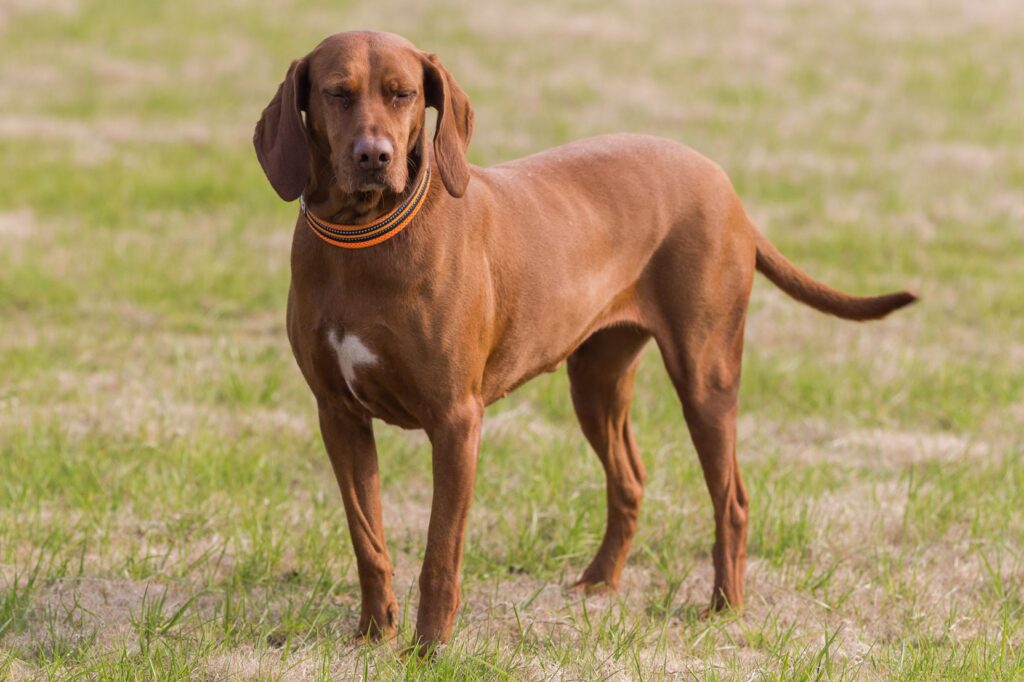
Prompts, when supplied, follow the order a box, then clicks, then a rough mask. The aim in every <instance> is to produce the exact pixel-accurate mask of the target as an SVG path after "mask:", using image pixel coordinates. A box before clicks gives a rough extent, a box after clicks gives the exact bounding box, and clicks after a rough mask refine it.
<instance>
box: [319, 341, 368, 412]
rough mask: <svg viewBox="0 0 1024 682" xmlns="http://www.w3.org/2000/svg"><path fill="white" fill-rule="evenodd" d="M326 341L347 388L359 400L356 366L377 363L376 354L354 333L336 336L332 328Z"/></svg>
mask: <svg viewBox="0 0 1024 682" xmlns="http://www.w3.org/2000/svg"><path fill="white" fill-rule="evenodd" d="M327 341H328V342H329V343H330V344H331V348H333V349H334V353H335V354H336V355H337V356H338V366H339V367H340V368H341V376H342V377H344V379H345V385H346V386H348V390H349V391H351V393H352V395H353V396H355V398H356V400H359V394H358V393H356V387H355V383H356V368H357V367H361V366H364V365H375V364H377V356H376V355H375V354H374V352H373V351H372V350H370V349H369V348H368V347H367V346H366V344H365V343H363V342H362V341H361V340H360V339H359V337H358V336H356V335H355V334H343V335H341V338H340V339H339V338H338V332H337V331H336V330H334V329H332V330H330V331H329V332H328V333H327Z"/></svg>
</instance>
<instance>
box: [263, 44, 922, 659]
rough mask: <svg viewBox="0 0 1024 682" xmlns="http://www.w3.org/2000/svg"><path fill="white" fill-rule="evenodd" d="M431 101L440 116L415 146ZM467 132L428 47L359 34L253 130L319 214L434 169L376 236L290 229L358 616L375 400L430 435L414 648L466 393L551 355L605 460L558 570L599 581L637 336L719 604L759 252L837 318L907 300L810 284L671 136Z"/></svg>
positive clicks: (296, 81)
mask: <svg viewBox="0 0 1024 682" xmlns="http://www.w3.org/2000/svg"><path fill="white" fill-rule="evenodd" d="M428 106H430V107H434V108H436V109H437V111H438V122H437V129H436V131H435V134H434V139H433V145H430V144H427V143H426V138H427V135H426V133H425V131H424V125H425V122H424V121H425V119H424V114H425V108H426V107H428ZM303 112H304V114H305V119H304V120H303ZM472 130H473V110H472V107H471V106H470V103H469V99H468V98H467V97H466V95H465V93H464V92H463V91H462V90H461V89H460V88H459V86H458V85H457V84H456V82H455V80H454V78H452V76H451V74H449V73H448V71H447V70H446V69H445V68H444V66H442V65H441V63H440V62H439V61H438V59H437V57H435V56H434V55H429V54H425V53H423V52H421V51H419V50H418V49H416V48H415V47H414V46H413V45H412V44H410V43H409V42H408V41H406V40H404V39H403V38H400V37H398V36H395V35H391V34H383V33H369V32H357V33H341V34H337V35H334V36H331V37H330V38H328V39H326V40H325V41H324V42H323V43H321V44H320V45H319V46H318V47H317V48H316V49H315V50H314V51H313V52H311V53H310V54H309V55H307V56H306V57H304V58H303V59H300V60H297V61H296V62H294V63H293V64H292V66H291V68H290V69H289V70H288V74H287V76H286V77H285V80H284V82H283V83H282V84H281V86H280V88H279V90H278V93H277V94H276V95H275V97H274V98H273V100H271V102H270V104H269V105H268V106H267V108H266V110H265V111H264V112H263V117H262V118H261V120H260V122H259V123H258V124H257V127H256V134H255V138H254V144H255V146H256V151H257V156H258V158H259V160H260V163H261V164H262V166H263V168H264V171H265V172H266V174H267V177H268V178H269V180H270V182H271V184H272V185H273V186H274V188H275V190H276V191H277V192H278V193H279V194H280V195H281V196H282V198H284V199H286V200H292V199H295V198H297V197H298V196H299V194H303V193H304V195H305V197H306V200H307V202H308V204H309V206H310V208H311V209H312V211H313V212H314V213H315V214H316V215H318V216H320V217H321V218H323V219H325V220H329V221H333V222H341V223H361V222H368V221H371V220H374V219H376V218H378V217H380V216H381V215H384V214H385V213H387V211H389V210H391V209H392V208H393V207H394V206H396V205H397V204H398V203H400V201H401V200H402V198H403V196H404V193H405V192H407V191H408V187H409V184H410V183H411V182H412V181H413V179H414V178H415V175H416V171H417V170H418V169H419V167H420V165H421V164H422V163H424V162H426V161H427V160H428V159H429V162H430V163H431V164H432V168H435V169H436V170H437V173H436V174H435V176H434V180H433V182H432V183H431V187H430V189H429V193H428V196H427V200H426V204H425V206H424V207H423V209H422V210H421V212H420V213H419V215H418V216H417V217H416V218H415V220H414V221H413V223H412V224H411V225H410V226H409V228H408V229H406V230H405V231H404V232H403V233H402V234H400V235H398V236H397V237H395V238H394V239H391V240H390V241H387V242H385V243H383V244H380V245H377V246H374V247H371V248H368V249H363V250H360V251H350V250H345V249H338V248H334V247H332V246H330V245H328V244H325V243H324V242H322V241H321V240H320V239H318V238H317V237H316V236H315V235H314V234H313V233H312V232H311V231H310V230H309V229H308V228H307V227H306V225H305V224H304V223H303V221H302V220H301V219H300V220H298V221H297V222H296V225H295V234H294V241H293V247H292V283H291V289H290V291H289V297H288V338H289V339H290V341H291V344H292V349H293V351H294V354H295V359H296V361H297V362H298V365H299V368H300V370H301V371H302V374H303V376H304V377H305V379H306V381H307V383H308V384H309V387H310V389H311V390H312V392H313V394H314V396H315V397H316V400H317V403H318V406H319V412H320V425H321V431H322V434H323V438H324V443H325V445H326V447H327V452H328V455H329V457H330V460H331V464H332V466H333V468H334V471H335V474H336V476H337V479H338V485H339V487H340V489H341V493H342V499H343V501H344V504H345V511H346V513H347V515H348V523H349V530H350V532H351V535H352V543H353V546H354V549H355V553H356V560H357V565H358V571H359V581H360V586H361V589H362V617H361V619H360V622H359V632H360V633H361V634H362V635H369V636H371V637H380V636H385V635H389V634H391V633H392V632H393V631H394V629H395V625H396V623H397V620H398V604H397V601H396V599H395V596H394V592H393V590H392V584H391V574H392V565H391V560H390V557H389V555H388V550H387V545H386V543H385V540H384V527H383V520H382V515H381V503H380V481H379V475H378V470H377V453H376V448H375V445H374V437H373V427H372V419H373V418H378V419H382V420H384V421H386V422H388V423H391V424H397V425H399V426H402V427H406V428H422V429H424V430H425V431H426V433H427V435H428V437H429V439H430V442H431V444H432V446H433V474H434V496H433V502H432V506H431V515H430V524H429V529H428V533H427V546H426V555H425V558H424V563H423V570H422V572H421V574H420V591H421V596H420V606H419V614H418V617H417V621H416V644H419V645H429V644H434V643H440V642H444V641H446V640H447V639H448V638H449V637H450V636H451V632H452V627H453V623H454V618H455V615H456V612H457V610H458V606H459V600H460V568H461V561H462V549H463V536H464V533H465V528H466V519H467V515H468V512H469V507H470V501H471V498H472V492H473V480H474V476H475V474H476V463H477V452H478V447H479V441H480V426H481V421H482V419H483V413H484V407H485V406H487V405H489V404H490V403H492V402H494V401H496V400H498V399H499V398H501V397H503V396H505V395H506V394H507V393H508V392H509V391H510V390H512V389H514V388H515V387H517V386H519V385H520V384H522V383H524V382H525V381H527V380H529V379H530V378H532V377H534V376H536V375H537V374H539V373H541V372H544V371H549V370H552V369H554V368H555V367H557V366H558V365H559V364H560V363H561V362H563V361H565V360H567V361H568V371H569V378H570V381H571V386H572V400H573V404H574V406H575V408H576V413H577V415H578V417H579V421H580V425H581V426H582V428H583V432H584V434H585V435H586V437H587V440H588V441H589V442H590V444H591V445H592V446H593V448H594V450H595V451H596V452H597V454H598V456H599V457H600V459H601V463H602V465H603V466H604V469H605V473H606V477H607V500H608V518H607V527H606V531H605V536H604V540H603V541H602V543H601V546H600V548H599V550H598V551H597V555H596V556H595V558H594V560H593V561H592V562H591V563H590V565H589V566H588V567H587V568H586V569H585V570H584V571H583V574H582V576H581V578H580V580H579V581H578V582H577V583H576V585H575V587H577V588H579V589H591V588H598V587H606V588H611V589H614V588H616V587H617V586H618V584H619V580H620V577H621V574H622V567H623V565H624V563H625V560H626V557H627V554H628V552H629V548H630V545H631V543H632V541H633V538H634V536H635V534H636V529H637V519H638V515H639V510H640V501H641V498H642V496H643V488H644V481H645V478H646V474H645V471H644V465H643V462H642V461H641V458H640V454H639V451H638V449H637V445H636V440H635V439H634V437H633V432H632V427H631V425H630V419H629V405H630V398H631V395H632V390H633V376H634V373H635V371H636V366H637V359H638V357H639V353H640V351H641V349H642V348H643V347H644V345H645V344H646V343H647V342H648V341H649V340H650V339H651V338H653V339H654V340H655V342H656V343H657V345H658V348H659V349H660V351H661V354H662V357H663V358H664V362H665V367H666V369H667V370H668V373H669V375H670V377H671V379H672V381H673V383H674V385H675V388H676V391H677V393H678V396H679V399H680V401H681V403H682V407H683V414H684V416H685V419H686V422H687V424H688V426H689V429H690V434H691V436H692V438H693V442H694V445H695V446H696V449H697V453H698V456H699V458H700V462H701V465H702V467H703V470H704V477H705V480H706V482H707V486H708V490H709V492H710V494H711V499H712V503H713V507H714V517H715V544H714V548H713V552H712V554H713V559H714V566H715V581H714V590H713V593H712V595H711V608H712V609H713V610H717V609H721V608H723V607H725V606H727V605H731V606H732V607H736V608H738V607H739V606H740V605H741V604H742V601H743V574H744V565H745V560H746V539H747V514H748V508H749V507H748V497H747V491H746V488H745V487H744V485H743V480H742V478H741V476H740V471H739V467H738V464H737V460H736V413H737V402H738V393H739V382H740V361H741V356H742V349H743V329H744V322H745V317H746V310H747V303H748V300H749V297H750V292H751V286H752V282H753V277H754V271H755V269H757V270H760V271H761V272H763V273H765V274H766V275H767V276H768V278H769V279H771V281H772V282H774V283H775V284H776V285H778V286H779V287H780V288H782V289H783V290H784V291H785V292H786V293H788V294H789V295H791V296H793V297H794V298H796V299H797V300H799V301H802V302H804V303H807V304H808V305H810V306H813V307H814V308H817V309H818V310H821V311H824V312H827V313H830V314H833V315H837V316H839V317H843V318H847V319H856V320H866V319H875V318H880V317H883V316H885V315H886V314H888V313H889V312H891V311H893V310H895V309H897V308H900V307H902V306H904V305H907V304H908V303H910V302H912V301H913V300H914V297H913V296H912V295H911V294H908V293H898V294H890V295H887V296H879V297H874V298H859V297H854V296H850V295H848V294H844V293H841V292H838V291H836V290H834V289H831V288H829V287H827V286H825V285H824V284H821V283H819V282H816V281H815V280H813V279H811V278H810V277H808V276H807V275H805V274H804V273H803V272H801V271H800V270H799V269H797V268H796V266H794V265H793V264H792V263H790V262H789V261H788V260H786V258H785V257H784V256H782V254H780V253H779V252H778V250H777V249H775V247H774V246H772V245H771V244H770V243H769V242H768V241H767V239H765V237H764V236H763V235H761V234H760V233H759V232H758V230H757V229H756V228H755V227H754V226H753V225H752V224H751V222H750V220H749V219H748V217H747V215H746V213H745V212H744V210H743V207H742V206H741V204H740V201H739V199H738V198H737V196H736V193H735V191H734V190H733V188H732V185H731V183H730V182H729V180H728V178H727V177H726V175H725V173H724V172H723V171H722V170H721V169H720V168H719V167H718V166H716V165H715V164H714V163H712V162H711V161H709V160H707V159H706V158H704V157H703V156H701V155H700V154H698V153H696V152H694V151H693V150H691V149H689V148H687V147H684V146H682V145H680V144H677V143H675V142H671V141H669V140H664V139H659V138H655V137H647V136H640V135H611V136H604V137H597V138H592V139H588V140H583V141H580V142H575V143H572V144H568V145H565V146H562V147H558V148H556V149H552V150H549V151H546V152H542V153H539V154H535V155H533V156H529V157H526V158H524V159H520V160H517V161H512V162H509V163H505V164H501V165H498V166H494V167H492V168H486V169H485V168H477V167H474V166H470V165H469V164H468V163H467V162H466V157H465V152H466V148H467V146H468V145H469V141H470V137H471V136H472ZM357 143H358V144H359V145H360V146H357ZM371 143H372V144H377V145H383V146H382V147H380V148H387V149H393V158H391V159H390V161H389V162H388V163H387V165H386V166H384V167H383V168H380V167H375V168H369V169H367V168H365V166H367V161H366V156H365V155H363V156H359V154H358V153H356V152H357V151H358V149H362V148H366V147H367V145H368V144H371ZM372 148H373V149H377V147H372ZM383 158H384V157H383V156H382V157H381V159H383ZM378 165H379V164H378ZM346 344H351V345H352V347H353V348H356V349H357V350H358V352H356V353H355V354H353V352H354V351H352V348H349V349H348V350H346ZM357 360H358V361H359V362H358V363H357V362H356V361H357ZM346 363H347V364H346Z"/></svg>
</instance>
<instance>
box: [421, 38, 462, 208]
mask: <svg viewBox="0 0 1024 682" xmlns="http://www.w3.org/2000/svg"><path fill="white" fill-rule="evenodd" d="M423 93H424V95H425V98H426V103H427V106H429V107H434V108H435V109H437V130H435V131H434V158H435V159H437V169H438V171H440V173H441V180H442V181H443V182H444V186H445V189H447V190H448V194H451V195H452V196H453V197H461V196H462V195H463V194H465V193H466V185H468V184H469V163H468V162H467V161H466V148H467V147H468V146H469V139H470V138H471V137H472V136H473V107H472V106H470V104H469V97H467V96H466V93H464V92H463V91H462V88H460V87H459V86H458V84H457V83H456V82H455V79H454V78H452V75H451V74H450V73H448V69H446V68H444V66H442V65H441V61H440V60H439V59H438V58H437V55H434V54H427V53H423Z"/></svg>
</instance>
